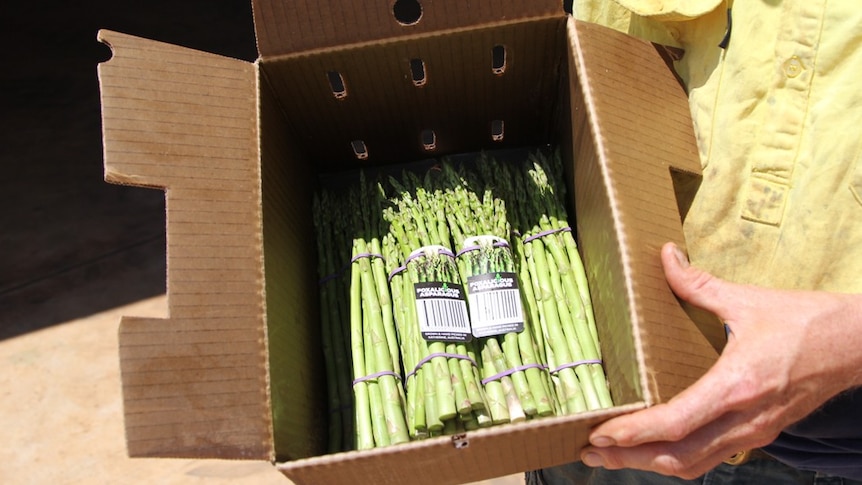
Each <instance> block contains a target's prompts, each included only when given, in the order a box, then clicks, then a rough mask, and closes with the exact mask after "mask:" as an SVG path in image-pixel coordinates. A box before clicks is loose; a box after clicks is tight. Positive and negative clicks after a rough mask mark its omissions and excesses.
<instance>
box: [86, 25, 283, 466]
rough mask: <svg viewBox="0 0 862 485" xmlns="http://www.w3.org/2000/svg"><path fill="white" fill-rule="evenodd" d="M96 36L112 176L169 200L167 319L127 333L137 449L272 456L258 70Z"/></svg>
mask: <svg viewBox="0 0 862 485" xmlns="http://www.w3.org/2000/svg"><path fill="white" fill-rule="evenodd" d="M100 39H101V40H102V41H104V42H105V43H107V44H108V45H110V46H112V47H113V48H114V49H115V50H114V57H113V58H112V59H111V60H110V61H108V62H107V63H104V64H101V65H100V66H99V77H100V82H101V90H102V117H103V136H104V144H105V147H106V149H105V178H106V179H107V180H108V181H110V182H114V183H121V184H130V185H143V186H149V187H158V188H164V189H166V194H167V202H166V204H167V233H168V248H167V259H168V261H167V265H168V282H167V287H168V293H169V312H170V315H169V317H168V318H167V319H143V318H133V317H126V318H123V320H122V322H121V325H120V353H121V355H120V360H121V362H120V364H121V371H122V379H123V394H124V397H125V420H126V433H127V442H128V451H129V454H130V455H131V456H148V455H157V456H195V457H208V456H213V457H218V456H222V457H248V458H252V457H254V458H270V457H271V456H272V454H273V452H272V444H271V443H272V437H271V419H270V410H269V395H268V392H267V378H266V372H265V369H266V336H265V334H264V331H265V330H264V329H265V326H264V318H263V311H264V309H263V305H262V300H261V298H260V295H261V293H262V290H263V288H262V285H263V274H262V262H261V257H260V254H261V232H260V225H261V220H260V211H259V205H260V182H259V181H260V172H259V165H258V157H257V139H258V136H257V123H256V118H257V101H256V75H255V68H254V65H252V64H249V63H245V62H240V61H237V60H232V59H226V58H222V57H219V56H215V55H212V54H204V53H200V52H194V51H190V50H189V49H183V48H179V47H175V46H170V45H167V44H162V43H158V42H153V41H148V40H143V39H138V38H134V37H130V36H127V35H123V34H119V33H114V32H101V33H100Z"/></svg>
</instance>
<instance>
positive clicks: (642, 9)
mask: <svg viewBox="0 0 862 485" xmlns="http://www.w3.org/2000/svg"><path fill="white" fill-rule="evenodd" d="M605 1H607V0H605ZM613 2H615V3H617V4H619V5H620V6H622V7H623V8H625V9H626V10H629V11H630V12H632V13H633V14H635V15H639V16H641V17H650V18H653V19H655V20H660V21H664V22H680V21H684V20H691V19H693V18H697V17H700V16H702V15H706V14H707V13H709V12H712V11H713V10H715V9H716V8H717V7H718V6H719V5H721V4H723V3H724V2H725V0H613ZM588 3H597V1H596V0H592V2H588ZM598 3H601V2H598Z"/></svg>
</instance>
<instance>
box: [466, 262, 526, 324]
mask: <svg viewBox="0 0 862 485" xmlns="http://www.w3.org/2000/svg"><path fill="white" fill-rule="evenodd" d="M467 301H468V302H469V303H470V323H471V324H472V327H473V336H474V337H490V336H493V335H502V334H505V333H510V332H522V331H523V330H524V308H523V306H522V305H521V292H520V289H519V287H518V278H517V275H516V274H515V273H506V272H499V273H486V274H480V275H476V276H470V277H468V278H467Z"/></svg>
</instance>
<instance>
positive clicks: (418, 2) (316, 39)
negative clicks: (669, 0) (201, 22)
mask: <svg viewBox="0 0 862 485" xmlns="http://www.w3.org/2000/svg"><path fill="white" fill-rule="evenodd" d="M252 7H253V11H254V24H255V30H256V32H257V44H258V52H259V53H260V56H261V58H262V59H268V58H271V57H276V56H281V55H287V54H294V53H298V52H303V51H308V50H312V49H324V48H329V47H333V46H339V45H350V44H357V43H367V42H372V41H381V40H384V39H385V40H387V41H388V40H391V39H397V38H400V37H404V36H419V35H423V34H429V33H434V32H442V31H445V30H455V29H461V28H465V27H472V26H478V25H482V24H488V25H491V24H499V23H505V22H516V21H523V20H530V19H535V18H540V17H547V16H556V17H558V18H563V17H564V16H565V12H564V11H563V5H562V3H561V2H560V1H559V0H556V1H554V0H512V1H508V2H506V7H505V8H501V7H500V4H499V2H498V1H494V0H480V1H470V2H464V1H462V0H450V1H446V0H394V1H392V0H390V1H388V2H344V1H336V0H320V1H316V0H299V1H292V0H291V1H288V0H253V3H252Z"/></svg>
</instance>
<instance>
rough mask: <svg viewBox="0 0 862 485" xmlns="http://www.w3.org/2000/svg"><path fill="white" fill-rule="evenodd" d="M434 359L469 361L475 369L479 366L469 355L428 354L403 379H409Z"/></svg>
mask: <svg viewBox="0 0 862 485" xmlns="http://www.w3.org/2000/svg"><path fill="white" fill-rule="evenodd" d="M434 357H448V358H451V359H461V360H469V361H470V363H471V364H473V367H477V368H478V367H479V364H477V363H476V361H475V360H473V359H472V358H471V357H470V356H469V355H463V354H452V353H449V352H435V353H433V354H428V355H427V356H425V358H424V359H422V360H420V361H419V363H417V364H416V367H414V368H413V370H412V371H411V372H410V373H409V374H407V377H405V379H410V376H412V375H413V374H415V373H416V372H417V371H418V370H419V368H420V367H422V366H423V365H425V364H427V363H428V361H430V360H431V359H433V358H434Z"/></svg>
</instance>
